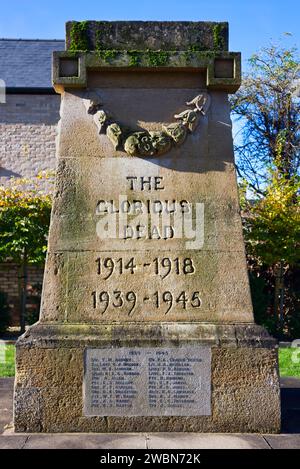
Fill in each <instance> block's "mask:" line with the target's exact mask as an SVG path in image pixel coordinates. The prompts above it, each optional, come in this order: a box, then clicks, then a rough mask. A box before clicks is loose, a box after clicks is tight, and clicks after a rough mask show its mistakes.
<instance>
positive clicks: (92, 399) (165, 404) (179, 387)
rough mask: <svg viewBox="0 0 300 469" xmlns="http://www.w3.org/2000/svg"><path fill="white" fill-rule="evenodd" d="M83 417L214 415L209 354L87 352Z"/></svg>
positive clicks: (205, 350)
mask: <svg viewBox="0 0 300 469" xmlns="http://www.w3.org/2000/svg"><path fill="white" fill-rule="evenodd" d="M84 411H85V415H88V416H159V415H161V416H163V415H174V416H175V415H178V416H180V415H181V416H191V415H210V413H211V351H210V348H209V347H205V346H196V345H195V346H189V347H156V348H151V347H149V348H144V347H143V348H142V347H139V348H138V347H132V348H120V349H104V348H97V349H93V348H89V349H87V350H86V355H85V377H84Z"/></svg>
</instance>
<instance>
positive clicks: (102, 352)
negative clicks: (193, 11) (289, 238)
mask: <svg viewBox="0 0 300 469" xmlns="http://www.w3.org/2000/svg"><path fill="white" fill-rule="evenodd" d="M66 36H67V37H66V44H67V46H66V51H63V52H55V53H54V57H53V85H54V87H55V90H56V91H57V92H58V93H60V94H61V110H60V116H61V120H60V123H59V129H58V137H57V175H56V186H55V191H54V203H53V209H52V217H51V226H50V233H49V241H48V257H47V262H46V269H45V276H44V285H43V297H42V306H41V313H40V319H39V322H38V323H36V324H35V325H33V326H32V327H30V328H29V329H28V330H27V331H26V333H25V334H24V335H23V336H22V337H21V338H20V339H19V341H18V343H17V359H16V379H15V392H14V425H15V431H16V432H145V431H147V432H159V431H165V432H189V431H190V432H265V433H276V432H279V431H280V396H279V378H278V363H277V348H276V342H275V340H274V339H273V338H272V337H270V336H269V335H268V334H267V332H266V331H265V330H264V329H263V328H262V327H260V326H257V325H255V323H254V319H253V312H252V305H251V297H250V289H249V283H248V275H247V268H246V259H245V250H244V242H243V237H242V225H241V218H240V212H239V201H238V191H237V182H236V174H235V167H234V158H233V143H232V128H231V121H230V107H229V103H228V94H229V93H234V92H235V91H236V90H237V89H238V88H239V86H240V81H241V65H240V64H241V57H240V53H239V52H229V51H228V24H227V23H213V22H136V21H132V22H131V21H129V22H126V21H124V22H123V21H118V22H106V21H87V22H74V21H71V22H68V23H67V26H66Z"/></svg>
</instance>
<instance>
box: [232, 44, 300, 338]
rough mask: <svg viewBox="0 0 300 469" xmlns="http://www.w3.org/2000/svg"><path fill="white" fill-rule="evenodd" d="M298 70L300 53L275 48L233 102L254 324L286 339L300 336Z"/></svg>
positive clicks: (254, 64) (257, 59)
mask: <svg viewBox="0 0 300 469" xmlns="http://www.w3.org/2000/svg"><path fill="white" fill-rule="evenodd" d="M299 72H300V61H299V57H298V53H297V50H296V49H295V48H290V49H286V48H284V47H282V46H280V45H274V44H271V45H269V46H267V47H264V48H262V49H261V50H260V51H259V52H258V53H257V54H255V55H253V56H252V58H251V59H250V61H249V69H248V71H247V73H246V74H245V76H244V78H243V82H242V86H241V88H240V90H239V91H238V92H237V93H236V95H234V96H233V97H232V99H231V104H232V110H233V118H234V119H235V120H236V121H237V122H236V124H237V126H238V128H239V132H238V135H237V136H236V145H235V152H236V166H237V172H238V176H239V182H240V188H241V192H240V193H241V198H240V200H241V208H242V214H243V225H244V236H245V241H246V250H247V259H248V267H249V271H250V280H251V290H252V298H253V305H254V313H255V318H256V320H257V322H258V323H260V324H263V325H264V326H266V327H268V329H269V331H270V332H271V333H274V334H276V335H277V336H279V337H280V336H281V337H282V336H284V335H286V336H289V337H292V336H293V334H295V333H296V332H297V331H299V330H300V299H299V285H298V284H297V281H296V280H295V279H296V277H297V275H298V274H299V266H300V252H299V242H300V212H299V189H300V185H299V158H300V99H299V96H300V80H299V77H300V73H299ZM262 300H263V301H262Z"/></svg>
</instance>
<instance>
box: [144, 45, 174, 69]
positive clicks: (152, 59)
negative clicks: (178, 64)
mask: <svg viewBox="0 0 300 469" xmlns="http://www.w3.org/2000/svg"><path fill="white" fill-rule="evenodd" d="M147 54H148V61H149V64H150V65H151V66H153V67H163V66H164V65H167V63H168V61H169V58H170V53H169V52H168V51H165V50H149V49H148V50H147Z"/></svg>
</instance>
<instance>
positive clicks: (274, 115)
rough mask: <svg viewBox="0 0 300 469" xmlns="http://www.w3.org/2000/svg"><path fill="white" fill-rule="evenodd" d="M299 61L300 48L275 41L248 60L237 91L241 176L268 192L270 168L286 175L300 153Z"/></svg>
mask: <svg viewBox="0 0 300 469" xmlns="http://www.w3.org/2000/svg"><path fill="white" fill-rule="evenodd" d="M299 78H300V60H299V56H298V53H297V49H295V48H290V49H286V48H284V47H282V46H280V45H274V44H271V45H269V46H267V47H264V48H262V49H261V50H260V51H259V53H257V54H254V55H253V56H252V57H251V59H250V60H249V69H248V72H247V73H246V74H245V75H244V77H243V82H242V86H241V88H240V90H239V91H238V92H237V93H236V94H235V95H233V96H232V98H231V105H232V111H233V117H234V119H235V120H236V121H237V125H238V127H239V128H240V130H239V133H238V135H237V137H236V145H235V152H236V156H237V171H238V175H239V176H240V177H241V178H242V179H245V180H247V181H248V184H249V187H250V188H251V189H252V190H253V191H254V193H256V194H257V193H259V194H261V195H264V193H265V184H266V182H267V179H268V174H267V172H266V169H267V168H270V167H271V168H273V169H274V168H277V169H278V170H279V171H280V173H282V174H284V175H285V176H286V177H287V178H289V177H292V176H293V175H295V174H297V173H298V170H299V157H300V119H299V116H300V99H299V93H300V82H299Z"/></svg>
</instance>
